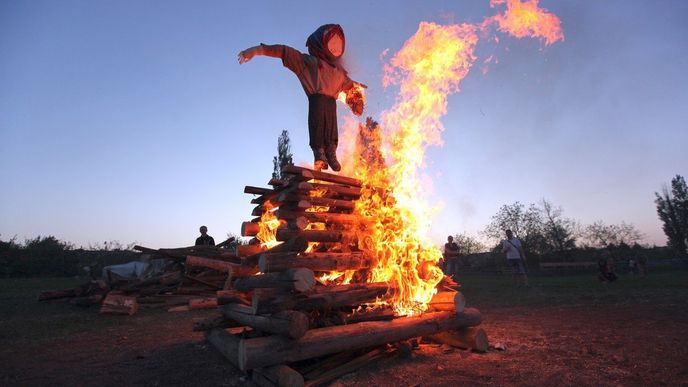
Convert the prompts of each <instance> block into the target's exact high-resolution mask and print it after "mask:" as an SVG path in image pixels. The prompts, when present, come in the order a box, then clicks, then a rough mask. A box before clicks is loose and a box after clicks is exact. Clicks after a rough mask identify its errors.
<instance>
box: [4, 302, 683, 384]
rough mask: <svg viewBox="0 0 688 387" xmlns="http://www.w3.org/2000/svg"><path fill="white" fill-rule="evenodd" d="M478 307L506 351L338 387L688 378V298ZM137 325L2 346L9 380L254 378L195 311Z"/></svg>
mask: <svg viewBox="0 0 688 387" xmlns="http://www.w3.org/2000/svg"><path fill="white" fill-rule="evenodd" d="M479 309H480V310H481V312H482V315H483V319H484V321H483V323H482V325H481V326H482V327H483V328H484V329H485V330H486V332H487V334H488V337H489V340H490V343H491V345H493V346H496V347H501V348H503V350H496V349H492V350H490V352H488V353H486V354H478V353H472V352H469V351H464V350H459V349H454V350H451V349H448V348H446V347H442V346H439V345H435V344H422V345H421V347H420V348H419V349H418V350H416V351H414V353H413V355H412V357H411V358H405V359H402V358H398V357H394V358H390V359H384V360H380V361H377V362H374V363H372V364H370V365H369V366H367V367H365V368H363V369H360V370H358V371H356V372H355V373H352V374H348V375H346V376H344V377H342V378H340V379H339V380H337V381H335V382H333V383H332V384H331V385H333V386H360V385H374V386H456V385H461V384H466V383H467V384H470V385H546V386H554V385H619V386H630V385H654V386H656V385H670V386H676V385H688V364H687V362H686V360H687V359H688V346H687V345H686V344H687V340H686V332H687V331H688V308H686V306H685V304H676V303H674V304H672V303H670V302H668V303H658V302H648V303H640V304H638V305H596V306H584V305H576V306H518V307H497V306H494V307H482V308H479ZM193 316H196V317H198V316H199V315H198V314H194V315H193ZM136 325H137V326H135V327H132V326H131V324H128V323H127V318H126V317H125V318H122V320H121V323H118V324H115V325H113V326H109V327H107V328H105V329H103V330H96V331H86V332H80V333H78V334H73V335H69V338H68V339H66V338H60V337H54V338H51V339H49V340H47V341H45V340H44V341H41V344H40V346H38V345H35V344H34V345H28V344H27V345H26V346H24V345H14V346H13V348H8V347H7V346H3V349H2V350H1V351H0V364H2V366H1V367H0V368H2V371H1V373H0V375H1V378H0V384H2V385H6V386H40V385H46V386H47V385H50V386H60V385H66V386H77V385H78V386H90V385H93V386H122V385H145V386H206V385H207V386H249V385H252V383H251V382H250V378H249V377H247V376H246V375H245V374H244V373H242V372H240V371H239V370H237V369H235V368H233V367H232V366H231V365H230V364H229V363H228V362H227V361H226V360H225V359H224V358H223V357H222V356H221V355H220V354H219V352H217V351H216V350H215V349H214V348H212V347H211V346H210V345H209V344H207V343H206V342H205V341H204V339H203V337H202V335H201V334H199V333H195V332H192V330H191V326H192V316H191V315H189V314H168V313H164V312H160V313H157V312H156V313H155V314H153V315H151V316H150V318H148V320H146V321H144V322H143V323H142V324H136ZM3 341H4V340H3ZM13 342H15V343H16V342H21V341H17V340H16V338H15V340H13Z"/></svg>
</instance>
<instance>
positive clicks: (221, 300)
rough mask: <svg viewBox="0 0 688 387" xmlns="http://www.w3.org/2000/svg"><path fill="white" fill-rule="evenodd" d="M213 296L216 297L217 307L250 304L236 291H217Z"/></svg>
mask: <svg viewBox="0 0 688 387" xmlns="http://www.w3.org/2000/svg"><path fill="white" fill-rule="evenodd" d="M215 295H216V296H217V303H218V305H224V304H233V303H239V304H245V305H250V304H251V301H250V300H248V299H246V297H245V296H244V295H243V294H242V293H239V292H237V291H236V290H218V291H217V292H215Z"/></svg>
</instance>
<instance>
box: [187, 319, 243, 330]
mask: <svg viewBox="0 0 688 387" xmlns="http://www.w3.org/2000/svg"><path fill="white" fill-rule="evenodd" d="M239 326H243V325H241V324H239V323H237V322H236V321H234V320H230V319H228V318H227V317H225V316H213V317H206V318H202V319H195V320H194V324H193V331H194V332H205V331H209V330H211V329H214V328H220V329H227V328H235V327H239Z"/></svg>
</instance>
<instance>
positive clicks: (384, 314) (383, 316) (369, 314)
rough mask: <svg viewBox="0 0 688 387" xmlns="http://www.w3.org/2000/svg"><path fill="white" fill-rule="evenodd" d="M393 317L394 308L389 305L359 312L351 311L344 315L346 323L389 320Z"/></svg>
mask: <svg viewBox="0 0 688 387" xmlns="http://www.w3.org/2000/svg"><path fill="white" fill-rule="evenodd" d="M393 319H394V310H392V308H390V307H377V308H374V309H370V310H364V311H361V312H353V313H349V314H347V315H346V316H344V321H345V322H346V323H347V324H354V323H358V322H363V321H389V320H393Z"/></svg>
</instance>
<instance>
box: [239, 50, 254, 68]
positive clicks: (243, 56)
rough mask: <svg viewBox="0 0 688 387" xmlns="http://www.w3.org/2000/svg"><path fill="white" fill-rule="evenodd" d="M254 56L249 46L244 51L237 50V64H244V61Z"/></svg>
mask: <svg viewBox="0 0 688 387" xmlns="http://www.w3.org/2000/svg"><path fill="white" fill-rule="evenodd" d="M254 56H255V53H254V52H253V50H251V49H250V48H249V49H248V50H244V51H241V52H239V55H238V59H239V64H244V63H246V62H248V61H250V60H251V59H252V58H253V57H254Z"/></svg>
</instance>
